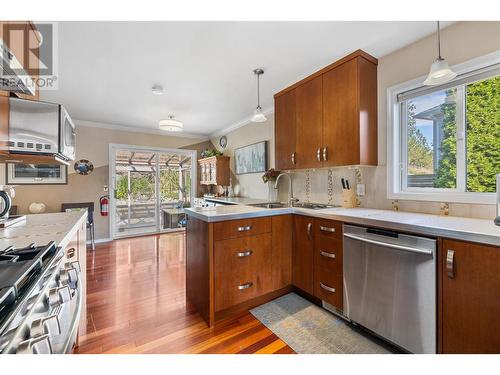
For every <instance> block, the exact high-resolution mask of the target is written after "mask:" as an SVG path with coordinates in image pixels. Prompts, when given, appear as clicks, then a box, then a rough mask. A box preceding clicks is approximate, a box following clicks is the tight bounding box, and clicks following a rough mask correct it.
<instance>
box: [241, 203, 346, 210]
mask: <svg viewBox="0 0 500 375" xmlns="http://www.w3.org/2000/svg"><path fill="white" fill-rule="evenodd" d="M249 206H252V207H261V208H285V207H290V206H289V205H288V204H286V203H282V202H272V203H255V204H250V205H249ZM293 207H299V208H309V209H311V210H322V209H325V208H335V207H340V206H337V205H330V204H323V203H308V202H300V203H294V205H293Z"/></svg>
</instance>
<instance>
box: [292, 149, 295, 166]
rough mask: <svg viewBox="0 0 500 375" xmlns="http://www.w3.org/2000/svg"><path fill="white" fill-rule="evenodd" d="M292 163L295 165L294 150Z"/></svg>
mask: <svg viewBox="0 0 500 375" xmlns="http://www.w3.org/2000/svg"><path fill="white" fill-rule="evenodd" d="M292 164H293V165H295V152H292Z"/></svg>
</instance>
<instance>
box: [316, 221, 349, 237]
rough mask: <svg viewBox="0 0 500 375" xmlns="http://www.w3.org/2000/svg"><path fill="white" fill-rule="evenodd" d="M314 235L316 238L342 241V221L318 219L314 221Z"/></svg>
mask: <svg viewBox="0 0 500 375" xmlns="http://www.w3.org/2000/svg"><path fill="white" fill-rule="evenodd" d="M314 235H315V237H316V238H337V239H339V240H341V239H342V223H341V222H340V221H333V220H325V219H316V220H315V221H314Z"/></svg>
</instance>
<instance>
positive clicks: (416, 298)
mask: <svg viewBox="0 0 500 375" xmlns="http://www.w3.org/2000/svg"><path fill="white" fill-rule="evenodd" d="M343 264H344V265H343V268H344V314H345V315H346V316H347V317H348V318H349V319H350V320H351V321H353V322H355V323H357V324H359V325H361V326H363V327H365V328H367V329H369V330H370V331H372V332H374V333H375V334H377V335H379V336H381V337H383V338H385V339H387V340H389V341H391V342H393V343H394V344H396V345H398V346H400V347H402V348H404V349H406V350H408V351H410V352H412V353H436V240H433V239H429V238H424V237H416V236H410V235H406V234H401V233H398V232H393V231H387V230H381V229H373V228H364V227H358V226H352V225H344V256H343Z"/></svg>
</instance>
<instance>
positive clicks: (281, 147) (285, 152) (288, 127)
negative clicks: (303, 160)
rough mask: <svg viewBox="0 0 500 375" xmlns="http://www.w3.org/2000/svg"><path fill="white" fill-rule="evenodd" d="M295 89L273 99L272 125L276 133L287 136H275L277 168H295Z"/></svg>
mask: <svg viewBox="0 0 500 375" xmlns="http://www.w3.org/2000/svg"><path fill="white" fill-rule="evenodd" d="M295 103H296V102H295V90H291V91H288V92H287V93H285V94H283V95H281V96H279V97H277V98H276V99H275V101H274V119H275V120H274V126H275V132H276V134H287V135H288V136H287V137H279V138H276V143H275V151H276V166H279V167H278V168H279V169H293V168H295V161H296V156H297V155H296V150H295V128H296V127H295V123H296V122H295Z"/></svg>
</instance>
